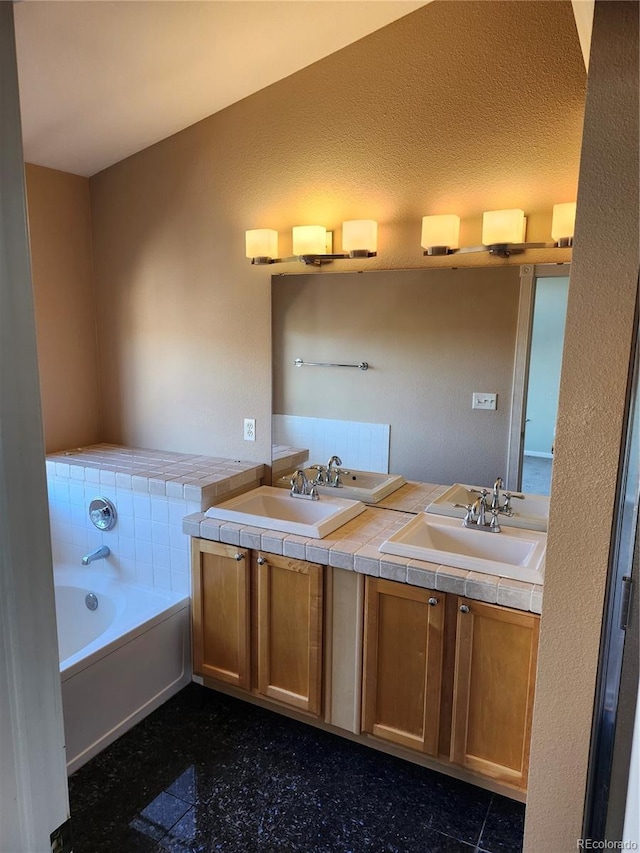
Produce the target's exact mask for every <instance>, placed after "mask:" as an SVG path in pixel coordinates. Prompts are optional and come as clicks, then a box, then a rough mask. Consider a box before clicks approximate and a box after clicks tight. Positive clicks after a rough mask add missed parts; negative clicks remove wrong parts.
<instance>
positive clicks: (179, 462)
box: [47, 444, 264, 510]
mask: <svg viewBox="0 0 640 853" xmlns="http://www.w3.org/2000/svg"><path fill="white" fill-rule="evenodd" d="M47 470H48V471H49V470H51V474H52V475H53V476H59V477H69V478H70V479H72V480H88V481H95V482H99V483H102V484H103V485H105V486H117V487H119V488H124V489H131V490H132V491H134V492H146V493H151V494H152V495H160V496H166V497H167V498H179V499H182V500H187V501H196V502H199V503H200V508H201V509H203V510H204V509H207V508H208V507H210V506H212V505H213V504H215V503H219V502H220V501H221V500H224V499H225V498H226V497H227V496H228V495H229V493H231V492H235V491H236V490H238V489H242V488H243V487H245V488H246V487H248V486H253V484H255V483H257V482H259V481H260V480H261V478H262V476H263V473H264V465H260V464H256V463H255V462H247V461H243V460H241V459H225V458H223V457H221V456H199V455H195V454H188V453H172V452H170V451H164V450H143V449H141V448H137V447H122V446H120V445H117V444H92V445H89V446H87V447H76V448H73V449H71V450H62V451H60V452H59V453H50V454H48V455H47Z"/></svg>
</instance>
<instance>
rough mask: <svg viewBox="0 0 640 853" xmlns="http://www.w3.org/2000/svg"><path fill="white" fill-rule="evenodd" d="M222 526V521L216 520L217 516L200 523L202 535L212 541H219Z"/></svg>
mask: <svg viewBox="0 0 640 853" xmlns="http://www.w3.org/2000/svg"><path fill="white" fill-rule="evenodd" d="M221 527H222V524H221V522H219V521H216V520H215V518H205V519H204V520H203V521H202V522H201V524H200V536H201V537H202V538H203V539H210V540H211V541H212V542H219V541H220V528H221Z"/></svg>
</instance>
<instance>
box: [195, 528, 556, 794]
mask: <svg viewBox="0 0 640 853" xmlns="http://www.w3.org/2000/svg"><path fill="white" fill-rule="evenodd" d="M192 567H193V568H192V571H193V607H192V624H193V664H194V672H195V673H196V674H197V675H200V676H202V677H204V679H205V683H207V684H208V685H209V686H211V687H218V688H219V689H220V690H223V691H224V690H227V691H228V692H230V693H232V694H233V695H237V696H244V697H245V698H250V699H251V700H252V701H254V702H256V703H258V704H265V705H267V706H270V707H272V708H275V707H276V706H280V707H281V708H282V709H283V710H284V709H287V710H288V711H289V712H292V713H294V712H295V713H297V714H302V715H304V717H305V718H307V719H308V720H309V721H310V722H317V723H318V724H323V725H328V726H329V728H330V729H333V730H336V731H342V732H343V733H344V732H345V731H348V732H350V733H351V736H355V738H356V739H360V740H362V741H364V742H368V743H369V744H370V745H376V743H377V744H378V745H379V748H382V749H385V750H387V751H390V752H394V753H395V754H398V755H403V756H404V757H405V758H407V757H411V755H412V756H413V757H414V758H415V760H416V761H418V762H419V763H423V764H426V765H427V766H430V767H433V768H434V769H438V768H440V769H442V770H444V771H445V772H447V771H448V772H450V773H454V774H455V775H461V776H462V777H463V778H466V779H468V780H469V781H476V782H477V783H478V784H481V785H482V784H484V785H485V786H486V787H489V788H490V789H492V790H497V791H499V792H500V793H503V794H507V795H510V796H514V797H516V798H517V799H524V797H525V794H526V786H527V776H528V765H529V742H530V737H531V718H532V710H533V698H534V689H535V675H536V662H537V652H538V631H539V621H540V619H539V616H537V615H536V614H534V613H530V612H527V611H521V610H512V609H510V608H507V607H502V606H499V605H495V604H487V603H484V602H480V601H476V600H473V599H469V598H464V597H458V596H456V595H455V594H452V593H448V594H445V593H442V592H436V591H432V590H428V589H422V588H420V587H416V586H411V585H409V584H405V583H401V582H398V581H390V580H385V579H382V578H376V577H370V576H366V577H363V576H362V575H359V574H358V573H353V572H347V571H344V572H343V571H340V570H336V569H331V568H328V569H326V570H325V568H324V566H321V565H318V564H315V563H309V562H307V561H304V560H296V559H291V558H289V557H283V556H280V555H273V554H267V553H264V552H262V551H257V550H256V551H253V550H249V549H246V548H239V547H235V546H231V545H223V544H220V543H217V542H210V541H208V540H205V539H196V538H193V539H192ZM346 581H349V583H345V582H346ZM325 594H326V597H327V601H328V604H327V605H325ZM325 609H326V611H327V612H326V613H325ZM325 635H326V636H325ZM325 705H326V708H325V707H324V706H325ZM323 712H324V715H323ZM295 713H294V715H295Z"/></svg>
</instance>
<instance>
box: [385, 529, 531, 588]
mask: <svg viewBox="0 0 640 853" xmlns="http://www.w3.org/2000/svg"><path fill="white" fill-rule="evenodd" d="M546 549H547V535H546V533H539V532H537V531H534V530H520V529H517V528H513V527H511V528H507V529H505V528H504V527H503V528H502V530H501V532H500V533H490V532H488V531H484V530H469V529H467V528H466V527H463V526H462V522H461V521H459V520H458V519H454V518H437V517H435V516H433V515H431V514H429V513H426V512H421V513H419V514H418V515H416V516H415V517H414V518H413V519H412V520H411V521H410V522H409V523H408V524H405V526H404V527H402V528H401V529H400V530H398V532H397V533H394V535H393V536H390V537H389V539H387V541H386V542H383V543H382V545H381V546H380V548H379V550H380V551H382V553H383V554H395V555H396V556H398V557H408V558H410V559H414V560H426V561H427V562H428V563H437V564H438V565H443V566H453V567H454V568H457V569H467V570H468V571H471V572H483V573H485V574H490V575H500V576H501V577H505V578H512V579H514V580H518V581H526V582H527V583H538V584H542V583H543V582H544V557H545V552H546Z"/></svg>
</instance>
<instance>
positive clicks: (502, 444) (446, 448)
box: [272, 264, 532, 488]
mask: <svg viewBox="0 0 640 853" xmlns="http://www.w3.org/2000/svg"><path fill="white" fill-rule="evenodd" d="M527 269H528V270H529V271H531V270H532V267H528V268H527ZM520 275H521V268H520V267H519V266H516V265H513V264H511V265H505V266H501V267H497V266H495V267H482V268H462V269H426V270H425V269H421V270H392V271H388V270H381V271H372V272H363V273H339V274H335V275H327V274H323V275H317V274H316V275H313V274H311V275H309V274H306V275H305V274H301V275H285V276H274V277H273V278H272V317H273V438H274V444H276V445H288V446H293V447H304V448H308V449H309V451H310V461H311V462H312V463H315V462H321V463H326V461H327V459H328V458H329V457H330V456H332V455H333V454H334V453H335V454H336V455H338V456H340V457H341V459H342V462H343V465H344V467H346V468H355V469H362V470H374V471H375V470H377V471H387V470H388V471H391V472H393V473H394V474H401V475H402V476H404V477H405V478H406V479H410V480H419V481H422V482H427V483H437V484H451V483H454V482H461V483H472V484H485V483H486V484H492V483H493V481H494V480H495V478H496V476H503V477H504V476H505V473H506V471H507V461H508V448H509V440H510V426H511V404H512V393H513V385H514V354H515V351H516V336H517V330H518V316H519V296H520ZM296 359H302V360H303V361H304V362H305V363H308V362H313V363H316V364H327V365H328V364H343V365H346V364H352V365H354V366H353V367H346V366H344V367H337V366H335V367H334V366H306V365H305V366H303V367H296V366H295V361H296ZM362 362H367V363H368V365H369V367H368V369H367V370H362V369H359V368H358V366H357V365H359V364H360V363H362ZM491 395H496V402H497V405H496V408H495V410H494V409H492V408H489V407H490V406H491ZM474 399H475V403H474ZM474 405H475V406H476V408H474V407H473V406H474ZM509 485H510V486H511V487H512V488H513V487H514V486H513V485H512V484H509Z"/></svg>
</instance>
